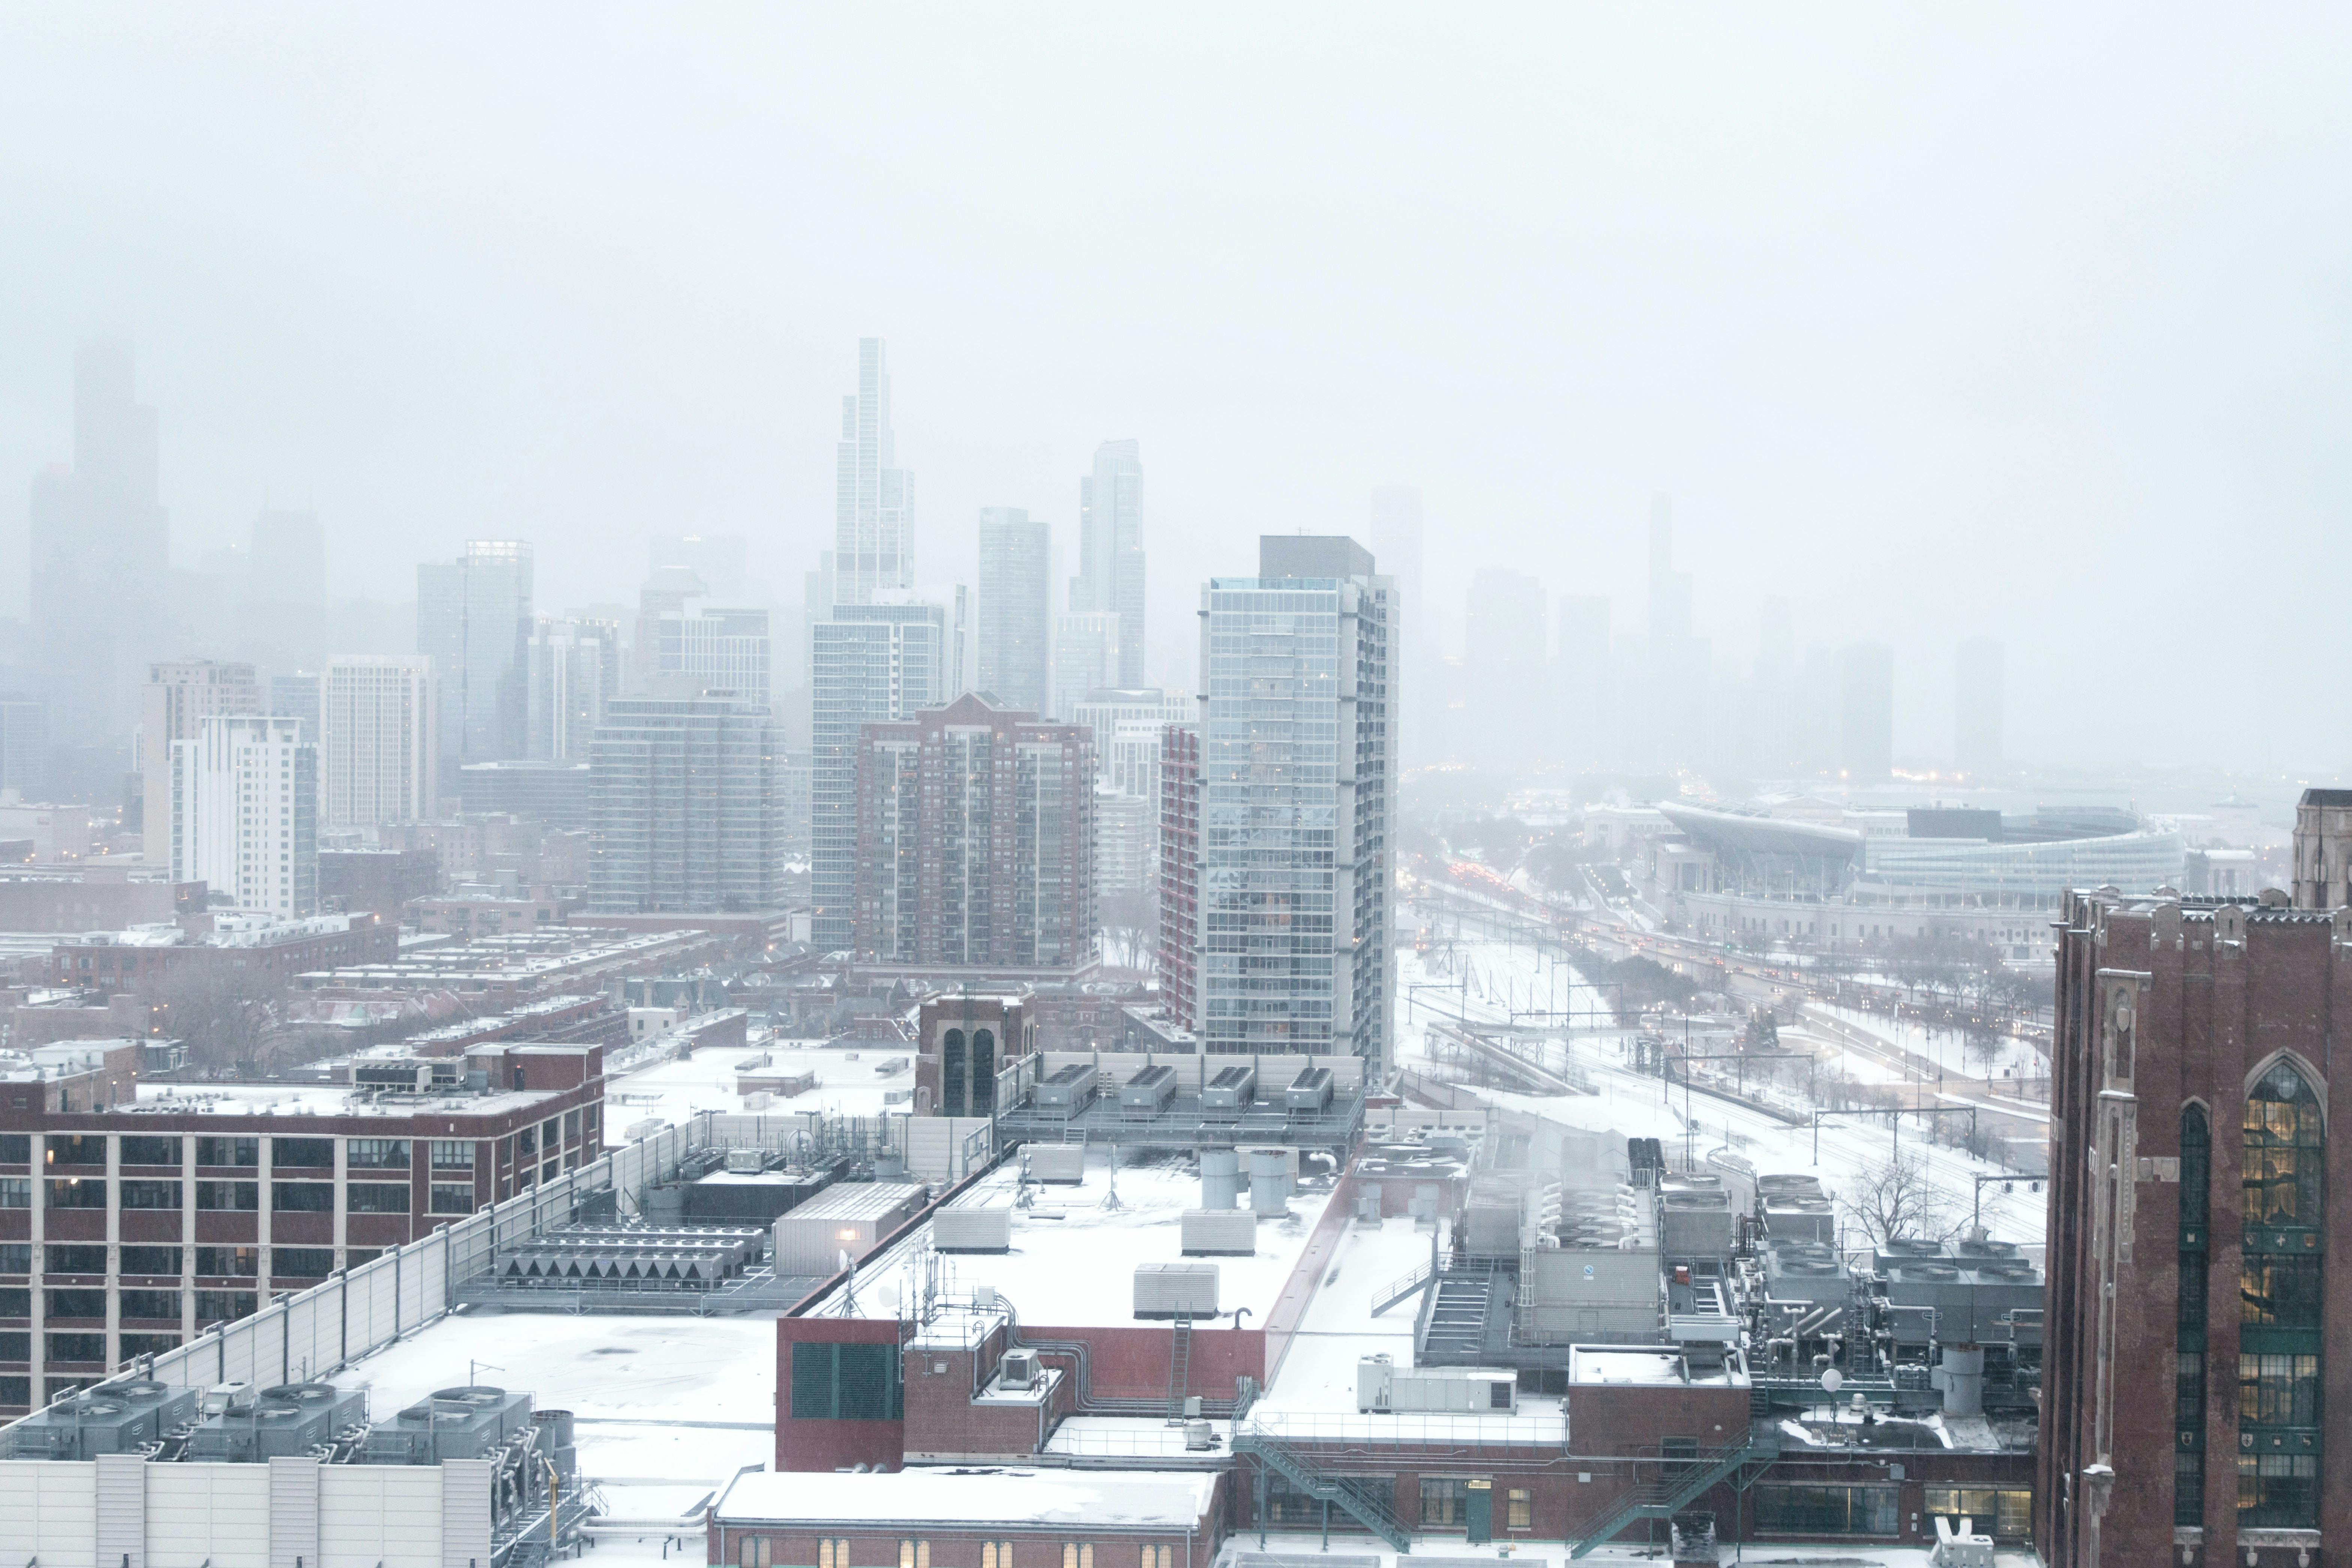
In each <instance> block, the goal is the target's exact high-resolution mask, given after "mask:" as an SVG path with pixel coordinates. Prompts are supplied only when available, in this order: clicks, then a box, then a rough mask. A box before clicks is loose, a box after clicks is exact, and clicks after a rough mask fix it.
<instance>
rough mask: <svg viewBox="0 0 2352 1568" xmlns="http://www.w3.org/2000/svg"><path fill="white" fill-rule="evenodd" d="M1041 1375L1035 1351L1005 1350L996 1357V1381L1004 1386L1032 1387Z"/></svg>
mask: <svg viewBox="0 0 2352 1568" xmlns="http://www.w3.org/2000/svg"><path fill="white" fill-rule="evenodd" d="M1042 1375H1043V1373H1042V1372H1041V1371H1040V1370H1039V1367H1038V1364H1037V1352H1035V1351H1006V1352H1004V1354H1003V1356H1001V1357H999V1358H998V1359H997V1363H996V1381H997V1382H998V1383H1000V1384H1003V1386H1004V1387H1006V1388H1034V1387H1036V1386H1037V1380H1038V1378H1039V1377H1040V1376H1042Z"/></svg>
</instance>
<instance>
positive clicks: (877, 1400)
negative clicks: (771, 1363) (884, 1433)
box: [792, 1340, 900, 1421]
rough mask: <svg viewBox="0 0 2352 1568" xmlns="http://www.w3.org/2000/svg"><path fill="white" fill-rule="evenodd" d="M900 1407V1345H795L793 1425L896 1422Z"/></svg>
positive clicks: (803, 1343) (802, 1342)
mask: <svg viewBox="0 0 2352 1568" xmlns="http://www.w3.org/2000/svg"><path fill="white" fill-rule="evenodd" d="M899 1408H900V1406H899V1390H898V1346H897V1345H896V1344H895V1343H894V1344H887V1345H835V1344H816V1343H812V1342H808V1341H805V1340H803V1341H800V1342H796V1343H794V1344H793V1405H792V1410H793V1420H795V1421H896V1420H898V1418H899Z"/></svg>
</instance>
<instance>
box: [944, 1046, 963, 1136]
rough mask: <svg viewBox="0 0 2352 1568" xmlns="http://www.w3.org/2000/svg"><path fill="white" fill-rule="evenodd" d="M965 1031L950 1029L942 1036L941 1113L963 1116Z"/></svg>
mask: <svg viewBox="0 0 2352 1568" xmlns="http://www.w3.org/2000/svg"><path fill="white" fill-rule="evenodd" d="M964 1073H965V1068H964V1059H963V1031H962V1030H961V1029H950V1030H949V1031H948V1032H947V1033H946V1034H945V1035H943V1036H941V1037H940V1114H941V1115H943V1116H961V1115H962V1114H963V1100H964Z"/></svg>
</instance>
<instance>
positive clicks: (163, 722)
mask: <svg viewBox="0 0 2352 1568" xmlns="http://www.w3.org/2000/svg"><path fill="white" fill-rule="evenodd" d="M263 706H264V703H263V689H262V687H261V685H260V682H259V681H258V679H257V678H256V676H255V674H254V668H253V666H251V665H249V664H236V663H232V664H224V663H221V662H219V661H218V660H215V659H209V658H177V659H166V660H163V661H162V662H160V663H157V664H152V665H149V666H148V667H147V687H146V689H145V690H144V691H142V692H141V693H140V706H139V744H138V748H137V750H136V752H134V754H133V761H134V763H135V765H136V766H137V768H138V772H139V793H140V821H141V824H142V827H141V832H142V841H141V844H140V853H141V856H142V858H143V859H145V860H146V862H147V863H148V864H149V865H151V866H163V865H167V864H169V863H170V861H171V858H172V846H171V838H170V829H171V826H172V748H173V746H174V745H175V744H177V743H178V742H182V741H193V740H194V739H195V738H196V737H197V736H198V735H201V734H203V733H204V729H205V720H207V719H210V718H212V717H213V716H214V715H215V714H219V715H222V716H225V717H238V716H244V715H249V714H256V713H259V712H260V711H261V710H262V708H263ZM303 738H304V739H305V740H317V739H318V737H317V736H316V735H306V736H305V737H303Z"/></svg>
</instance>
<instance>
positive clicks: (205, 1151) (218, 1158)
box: [196, 1138, 261, 1168]
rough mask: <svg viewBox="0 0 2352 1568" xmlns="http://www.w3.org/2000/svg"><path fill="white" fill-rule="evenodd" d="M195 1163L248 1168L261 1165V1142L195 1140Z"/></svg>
mask: <svg viewBox="0 0 2352 1568" xmlns="http://www.w3.org/2000/svg"><path fill="white" fill-rule="evenodd" d="M196 1163H197V1164H199V1165H226V1166H231V1167H238V1166H242V1167H246V1168H250V1167H252V1166H255V1165H258V1164H260V1163H261V1140H260V1139H258V1138H199V1139H197V1140H196Z"/></svg>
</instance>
